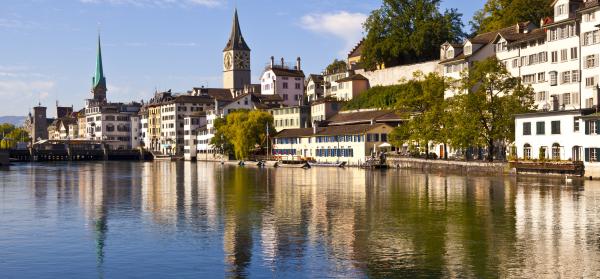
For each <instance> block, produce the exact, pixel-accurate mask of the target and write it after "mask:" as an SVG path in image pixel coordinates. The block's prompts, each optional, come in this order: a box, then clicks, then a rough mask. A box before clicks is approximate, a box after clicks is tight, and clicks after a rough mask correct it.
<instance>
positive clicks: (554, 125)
mask: <svg viewBox="0 0 600 279" xmlns="http://www.w3.org/2000/svg"><path fill="white" fill-rule="evenodd" d="M550 128H551V131H550V132H551V133H552V134H553V135H560V121H559V120H557V121H552V122H550Z"/></svg>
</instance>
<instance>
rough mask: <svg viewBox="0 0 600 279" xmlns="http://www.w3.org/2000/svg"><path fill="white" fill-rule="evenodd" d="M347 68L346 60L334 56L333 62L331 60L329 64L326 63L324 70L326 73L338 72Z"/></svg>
mask: <svg viewBox="0 0 600 279" xmlns="http://www.w3.org/2000/svg"><path fill="white" fill-rule="evenodd" d="M347 69H348V65H347V64H346V61H344V60H338V59H337V58H336V59H334V60H333V62H331V64H329V65H327V68H325V71H326V72H327V73H339V72H343V71H346V70H347Z"/></svg>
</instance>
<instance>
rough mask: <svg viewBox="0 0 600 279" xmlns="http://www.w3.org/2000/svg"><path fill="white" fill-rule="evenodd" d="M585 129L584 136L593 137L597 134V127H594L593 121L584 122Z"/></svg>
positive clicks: (594, 122)
mask: <svg viewBox="0 0 600 279" xmlns="http://www.w3.org/2000/svg"><path fill="white" fill-rule="evenodd" d="M586 124H587V125H586V129H585V134H586V135H595V134H597V133H598V131H597V130H596V129H597V125H596V121H595V120H591V121H586Z"/></svg>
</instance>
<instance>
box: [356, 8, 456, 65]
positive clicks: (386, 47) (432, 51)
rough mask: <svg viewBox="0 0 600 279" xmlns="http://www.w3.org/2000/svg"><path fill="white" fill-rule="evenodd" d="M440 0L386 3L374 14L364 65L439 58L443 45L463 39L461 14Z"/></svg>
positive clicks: (367, 26) (368, 23)
mask: <svg viewBox="0 0 600 279" xmlns="http://www.w3.org/2000/svg"><path fill="white" fill-rule="evenodd" d="M440 2H441V0H384V1H383V4H382V6H381V7H380V8H379V9H377V10H374V11H373V12H371V15H370V16H369V17H368V18H367V20H366V22H365V24H364V28H365V32H366V34H367V35H366V37H365V41H364V49H363V52H362V56H361V62H362V63H363V65H364V66H365V67H366V68H367V69H374V68H376V67H377V66H379V65H382V64H384V65H385V66H388V67H389V66H395V65H398V64H401V63H414V62H421V61H428V60H432V59H437V58H438V57H439V48H440V45H441V44H443V43H444V42H446V41H451V42H458V41H460V40H461V39H462V38H463V37H464V33H463V31H462V27H463V24H462V21H461V16H462V15H461V14H460V13H458V12H457V10H456V9H451V10H446V11H444V12H440V9H439V5H440Z"/></svg>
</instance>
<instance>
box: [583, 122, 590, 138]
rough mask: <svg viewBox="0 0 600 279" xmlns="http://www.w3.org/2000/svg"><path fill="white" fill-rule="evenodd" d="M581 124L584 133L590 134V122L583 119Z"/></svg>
mask: <svg viewBox="0 0 600 279" xmlns="http://www.w3.org/2000/svg"><path fill="white" fill-rule="evenodd" d="M583 126H585V134H586V135H589V134H590V123H589V121H583Z"/></svg>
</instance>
